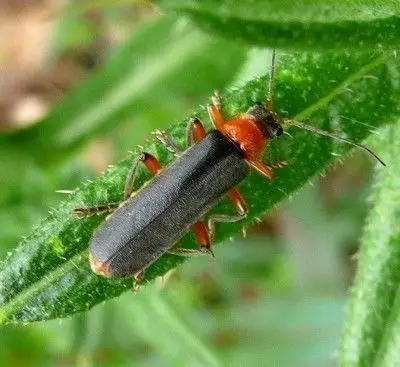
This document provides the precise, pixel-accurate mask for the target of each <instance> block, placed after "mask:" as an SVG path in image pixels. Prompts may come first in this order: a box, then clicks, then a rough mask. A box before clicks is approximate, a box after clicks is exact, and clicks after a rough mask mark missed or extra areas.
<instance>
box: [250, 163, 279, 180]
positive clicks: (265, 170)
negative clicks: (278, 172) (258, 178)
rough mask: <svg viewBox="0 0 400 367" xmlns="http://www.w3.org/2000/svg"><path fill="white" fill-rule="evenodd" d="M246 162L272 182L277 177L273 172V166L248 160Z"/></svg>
mask: <svg viewBox="0 0 400 367" xmlns="http://www.w3.org/2000/svg"><path fill="white" fill-rule="evenodd" d="M246 162H247V163H248V164H249V165H250V166H251V167H252V168H254V169H255V170H256V171H257V172H258V173H260V174H261V175H263V176H264V177H266V178H268V179H269V180H272V179H273V178H274V177H275V173H274V172H273V171H272V167H271V166H267V165H265V164H264V163H262V162H259V161H250V160H246Z"/></svg>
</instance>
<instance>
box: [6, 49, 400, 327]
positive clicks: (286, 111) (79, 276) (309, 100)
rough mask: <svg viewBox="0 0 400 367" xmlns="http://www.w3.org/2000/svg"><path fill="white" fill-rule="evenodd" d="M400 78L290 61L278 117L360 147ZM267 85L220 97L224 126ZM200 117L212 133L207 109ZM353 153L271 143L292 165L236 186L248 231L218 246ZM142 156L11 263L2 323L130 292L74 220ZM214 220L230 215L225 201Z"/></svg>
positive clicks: (344, 60)
mask: <svg viewBox="0 0 400 367" xmlns="http://www.w3.org/2000/svg"><path fill="white" fill-rule="evenodd" d="M399 75H400V64H399V62H398V60H397V59H396V58H395V57H393V56H390V55H380V54H378V55H377V54H360V55H350V54H337V53H332V54H324V55H318V54H304V55H297V54H294V55H287V56H285V57H282V58H281V59H280V60H279V65H278V72H277V80H276V98H275V106H276V107H275V108H276V111H277V112H278V113H280V114H281V115H283V116H290V117H293V118H296V119H302V120H304V119H309V120H310V121H311V123H312V124H313V125H316V126H320V127H323V128H325V129H330V130H333V129H335V130H339V129H340V130H341V134H343V135H346V136H348V137H349V138H352V139H354V140H357V141H362V140H364V139H365V138H366V137H367V136H369V135H370V134H371V133H372V132H373V131H374V129H375V128H377V127H379V126H380V125H382V124H384V123H387V122H390V121H393V119H394V118H396V117H397V116H398V114H399V110H400V109H399V107H400V102H399V101H400V98H399V85H400V84H399V79H398V77H399ZM265 85H266V80H265V78H262V79H255V80H253V81H251V82H249V83H248V84H246V85H245V86H244V87H242V88H236V89H232V90H230V91H227V92H226V93H224V94H223V104H224V112H225V114H226V116H232V115H235V114H237V113H240V112H243V111H245V110H246V109H247V108H248V107H249V106H251V105H252V104H253V103H254V102H255V101H262V100H263V99H264V98H265ZM195 115H197V116H199V117H200V118H202V119H203V120H204V121H205V122H207V126H208V127H210V123H209V121H208V118H207V116H206V112H205V109H204V107H203V108H201V109H199V111H198V112H197V113H196V114H195ZM188 117H189V116H188ZM186 124H187V119H186V120H185V121H182V122H181V123H178V124H175V125H173V126H171V127H170V128H169V130H168V131H169V133H170V134H171V135H172V137H173V138H174V139H176V140H177V142H178V143H179V144H182V145H183V142H184V136H185V129H186ZM350 148H351V147H350V146H349V145H347V144H340V143H339V142H337V141H334V140H331V139H328V138H326V137H321V136H315V135H313V134H311V133H309V132H307V131H304V130H299V129H297V128H291V129H290V135H284V136H282V137H280V139H278V140H276V141H273V142H272V144H271V146H270V148H269V149H267V150H266V153H267V154H266V156H265V159H267V160H269V161H274V160H286V161H287V162H289V165H288V166H287V167H285V168H282V169H278V170H276V171H277V177H276V178H275V179H274V180H272V181H271V182H270V181H267V180H265V179H264V178H262V177H261V176H259V175H258V174H256V173H252V174H251V175H250V176H249V177H248V178H247V179H246V180H245V181H244V182H243V183H242V184H241V185H240V188H241V190H242V192H243V194H244V197H245V198H246V199H247V201H248V204H249V209H250V214H249V216H248V218H246V220H245V221H243V222H240V223H233V224H232V223H231V224H228V223H225V224H221V225H220V226H218V228H217V233H216V242H217V243H218V242H221V241H223V240H226V239H227V238H229V237H231V236H232V235H234V234H235V233H237V232H239V231H240V230H241V229H242V227H243V226H244V225H246V224H248V223H250V222H252V221H253V220H254V219H255V218H256V217H258V216H259V215H261V214H262V213H264V212H265V211H267V210H268V209H271V208H273V207H274V206H275V205H276V204H277V203H278V202H279V201H281V200H283V199H285V198H287V197H288V196H289V195H290V194H291V193H293V192H294V191H296V190H297V189H299V188H300V187H301V186H303V185H304V184H305V183H307V182H308V180H310V179H311V178H312V177H313V176H314V175H315V174H316V173H318V172H322V171H323V170H324V169H325V168H326V167H328V166H329V165H331V164H332V162H333V161H334V160H335V159H338V157H344V156H345V155H346V154H347V152H348V151H349V150H350ZM141 150H142V148H139V147H137V148H135V149H134V150H133V153H132V155H131V156H129V157H127V158H126V159H125V160H123V161H121V162H119V163H118V164H117V165H116V166H113V167H110V168H109V169H107V170H106V172H105V174H104V175H103V176H101V177H99V178H97V179H96V180H95V181H94V182H86V183H84V184H82V185H81V186H80V187H79V188H78V189H77V190H76V191H75V192H74V193H73V195H71V196H70V197H69V199H68V200H67V201H66V202H65V203H63V204H61V205H60V206H59V207H58V208H57V209H55V210H53V211H52V213H51V215H50V216H49V217H48V218H46V219H45V220H44V221H43V222H42V223H41V224H40V225H39V226H38V227H37V228H35V229H34V230H33V232H32V233H31V235H29V236H28V237H27V238H26V239H24V240H23V241H22V242H21V244H20V245H19V247H18V248H17V249H16V250H15V251H14V252H13V253H12V254H11V255H10V257H9V258H8V259H6V260H5V262H4V263H3V265H2V267H1V269H0V302H1V305H0V320H1V322H3V323H4V322H11V321H14V322H27V321H34V320H43V319H50V318H56V317H65V316H67V315H70V314H73V313H75V312H79V311H84V310H87V309H89V308H90V307H92V306H93V305H95V304H97V303H99V302H101V301H103V300H105V299H109V298H112V297H115V296H116V295H118V294H120V293H121V292H123V291H124V290H127V289H129V288H130V287H131V280H130V279H123V280H118V279H117V280H116V279H104V278H102V277H98V276H96V275H94V274H93V273H92V272H91V271H90V269H89V266H88V261H87V248H88V244H89V241H90V238H91V235H92V233H93V231H94V230H95V229H96V227H97V226H98V225H99V223H100V222H101V221H102V220H104V217H102V218H100V217H94V218H87V219H84V220H78V219H76V218H73V217H72V216H71V215H70V210H71V209H72V208H74V207H77V206H82V205H94V204H98V203H107V202H115V201H117V200H120V199H121V198H122V193H123V187H124V181H125V177H126V175H127V173H128V170H129V168H130V166H131V161H132V157H133V156H137V154H139V153H140V151H141ZM145 150H146V151H148V152H150V153H152V154H155V155H156V156H158V157H159V158H160V160H161V162H162V163H163V164H165V163H166V162H167V161H168V160H170V159H171V157H170V156H169V155H168V153H167V152H166V150H165V148H164V147H163V146H161V145H160V144H159V143H158V142H153V141H148V142H147V143H146V144H145ZM149 178H150V176H149V175H148V173H147V172H146V171H145V169H141V170H140V171H139V174H138V180H137V185H138V187H140V185H141V184H143V183H144V182H145V181H146V180H148V179H149ZM214 210H215V211H217V212H219V213H221V212H232V209H231V207H230V206H229V203H228V202H226V201H225V200H223V201H221V203H219V204H218V205H217V206H216V208H215V209H214ZM180 244H181V245H183V246H186V247H193V246H195V244H194V238H193V236H192V234H191V233H189V234H188V235H186V236H185V237H184V238H183V239H182V240H181V242H180ZM182 261H183V259H182V258H181V257H176V256H173V255H167V254H166V255H164V256H162V257H161V258H160V259H159V260H157V261H156V262H155V263H154V264H152V265H151V266H150V267H149V268H148V269H147V271H146V278H145V279H146V280H147V281H148V280H151V279H153V278H154V277H156V276H159V275H162V274H165V273H166V272H167V271H168V270H169V269H171V268H173V267H175V266H176V265H177V264H179V263H181V262H182Z"/></svg>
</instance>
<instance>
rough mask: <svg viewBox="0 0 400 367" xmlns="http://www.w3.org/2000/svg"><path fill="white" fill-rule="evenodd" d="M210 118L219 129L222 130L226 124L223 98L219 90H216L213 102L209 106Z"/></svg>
mask: <svg viewBox="0 0 400 367" xmlns="http://www.w3.org/2000/svg"><path fill="white" fill-rule="evenodd" d="M207 110H208V114H209V115H210V119H211V121H212V123H213V124H214V126H215V128H216V129H217V130H220V131H221V130H222V129H223V126H224V122H225V121H224V116H222V110H221V100H220V97H219V95H218V93H217V92H214V96H213V98H212V103H211V104H209V105H208V106H207Z"/></svg>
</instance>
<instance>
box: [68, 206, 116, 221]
mask: <svg viewBox="0 0 400 367" xmlns="http://www.w3.org/2000/svg"><path fill="white" fill-rule="evenodd" d="M119 204H120V203H109V204H104V205H95V206H87V207H80V208H74V209H72V214H73V215H74V216H76V217H78V218H86V217H91V216H92V215H100V214H104V213H112V212H113V211H114V210H115V209H117V208H118V206H119Z"/></svg>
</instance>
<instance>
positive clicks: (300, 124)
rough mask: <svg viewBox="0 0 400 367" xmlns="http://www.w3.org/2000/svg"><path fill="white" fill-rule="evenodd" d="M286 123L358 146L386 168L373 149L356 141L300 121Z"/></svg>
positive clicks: (287, 121)
mask: <svg viewBox="0 0 400 367" xmlns="http://www.w3.org/2000/svg"><path fill="white" fill-rule="evenodd" d="M285 122H286V123H289V124H290V125H294V126H297V127H299V128H300V129H304V130H308V131H311V132H313V133H315V134H319V135H323V136H328V137H330V138H332V139H336V140H339V141H342V142H343V143H347V144H350V145H354V146H356V147H358V148H360V149H362V150H364V151H366V152H368V153H369V154H371V155H372V156H373V157H374V158H375V159H376V160H377V161H378V162H379V163H380V164H381V165H382V166H386V164H385V162H383V161H382V159H380V158H379V157H378V156H377V155H376V154H375V153H374V152H373V151H372V150H371V149H369V148H368V147H366V146H365V145H363V144H359V143H356V142H354V141H352V140H349V139H346V138H343V137H341V136H339V135H335V134H332V133H330V132H329V131H325V130H321V129H318V128H317V127H315V126H311V125H306V124H303V123H302V122H299V121H295V120H285Z"/></svg>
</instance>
